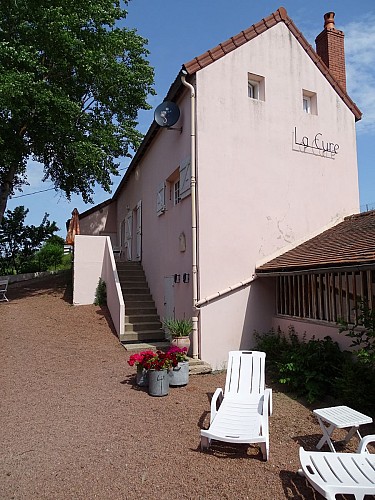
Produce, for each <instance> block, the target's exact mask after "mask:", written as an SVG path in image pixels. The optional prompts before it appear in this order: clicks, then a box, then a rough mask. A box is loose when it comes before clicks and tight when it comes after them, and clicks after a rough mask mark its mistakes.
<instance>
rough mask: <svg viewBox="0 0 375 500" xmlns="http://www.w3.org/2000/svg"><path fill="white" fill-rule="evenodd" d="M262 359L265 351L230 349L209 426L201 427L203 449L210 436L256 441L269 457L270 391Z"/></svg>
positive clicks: (213, 398)
mask: <svg viewBox="0 0 375 500" xmlns="http://www.w3.org/2000/svg"><path fill="white" fill-rule="evenodd" d="M265 359H266V354H265V353H264V352H259V351H230V352H229V358H228V367H227V376H226V381H225V391H224V393H223V390H222V389H220V388H219V389H216V391H215V394H214V395H213V397H212V400H211V419H210V427H209V429H207V430H205V429H202V430H201V448H202V450H204V449H205V448H209V446H210V444H211V440H212V439H214V440H217V441H224V442H227V443H249V444H253V443H255V444H259V446H260V448H261V450H262V454H263V459H264V460H268V457H269V429H268V417H269V415H271V413H272V391H271V389H265ZM218 403H219V404H220V406H219V408H217V406H218Z"/></svg>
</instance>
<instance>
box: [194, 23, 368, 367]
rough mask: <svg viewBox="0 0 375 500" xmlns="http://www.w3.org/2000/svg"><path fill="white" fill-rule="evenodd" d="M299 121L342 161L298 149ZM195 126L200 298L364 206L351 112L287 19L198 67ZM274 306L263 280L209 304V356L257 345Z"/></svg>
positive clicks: (205, 315)
mask: <svg viewBox="0 0 375 500" xmlns="http://www.w3.org/2000/svg"><path fill="white" fill-rule="evenodd" d="M248 72H250V73H254V74H257V75H260V76H263V77H264V78H265V101H264V102H263V101H257V100H252V99H250V98H248V95H247V80H248ZM302 89H305V90H309V91H311V92H315V93H316V94H317V104H318V114H317V115H308V114H306V113H305V112H304V111H303V109H302ZM295 127H297V134H298V137H301V138H302V136H307V137H309V138H313V137H314V136H315V134H316V133H318V132H320V133H322V134H323V137H324V138H325V139H326V140H329V141H330V142H334V143H337V144H339V145H340V149H339V153H338V154H337V155H336V156H335V159H334V160H332V159H327V158H322V157H321V156H318V155H314V154H308V153H307V152H305V153H304V152H300V151H298V150H297V151H296V150H295V149H299V148H298V147H296V146H294V145H293V134H294V129H295ZM197 130H198V144H197V151H198V200H199V240H198V243H199V269H200V280H199V284H200V298H202V297H205V296H206V295H211V294H213V293H215V292H217V291H220V290H222V289H224V288H226V287H228V286H230V285H232V284H234V283H237V282H238V281H241V280H243V279H244V278H246V277H248V276H251V274H252V273H253V272H254V269H255V263H256V262H257V261H259V260H261V259H265V260H267V259H266V257H267V255H271V254H273V253H275V252H277V251H280V249H282V248H283V247H285V246H287V245H290V244H293V243H294V242H297V241H298V240H299V239H301V238H303V237H304V236H305V235H306V234H311V233H314V232H316V231H318V230H319V228H322V227H324V226H326V225H327V224H329V223H330V222H331V221H333V220H336V219H338V218H339V217H342V216H344V215H347V214H351V213H354V212H358V211H359V194H358V178H357V160H356V142H355V124H354V116H353V115H352V113H351V112H350V110H349V109H348V108H347V107H346V105H345V104H344V103H343V102H342V101H341V99H340V98H339V97H338V95H337V94H336V92H335V91H334V90H333V88H332V87H331V86H330V85H329V83H328V82H327V80H326V79H325V78H324V76H323V75H322V73H321V72H320V71H319V70H318V69H317V68H316V66H315V65H314V63H313V62H312V61H311V59H310V58H309V57H308V55H307V54H306V53H305V52H304V50H303V49H302V47H301V46H300V44H299V43H298V42H297V41H296V39H295V38H294V37H293V35H292V34H291V33H290V32H289V30H288V29H287V28H286V26H285V25H284V24H283V23H279V24H278V25H276V26H274V27H273V28H271V29H269V30H268V31H266V32H265V33H263V34H262V35H259V36H258V37H257V38H255V39H253V40H252V41H251V42H249V43H247V44H245V45H243V46H242V47H240V48H238V49H237V50H235V51H234V52H231V53H229V54H227V55H226V56H225V57H223V58H222V59H220V60H218V61H216V62H215V63H214V64H211V65H209V66H207V67H206V68H204V69H203V70H200V71H199V72H198V73H197ZM311 140H312V139H311ZM213 145H215V147H213ZM260 281H262V280H260ZM273 312H274V296H273V290H272V288H271V287H269V285H267V284H266V283H264V284H263V285H260V283H259V280H257V281H256V282H255V283H254V284H252V285H251V287H250V288H247V289H246V290H244V291H239V292H236V293H233V294H232V295H231V296H230V297H229V298H225V299H221V300H218V301H217V302H215V304H210V305H207V306H205V307H203V308H202V310H201V313H200V332H201V353H200V354H201V357H202V359H205V360H206V361H208V362H210V363H211V364H212V365H213V367H214V368H215V367H220V365H221V364H222V363H223V362H224V361H225V360H226V358H227V353H228V350H230V349H238V348H239V346H241V347H244V348H247V347H252V346H253V331H254V329H258V330H264V331H267V330H268V329H269V328H270V327H271V323H272V313H273ZM270 313H271V314H270Z"/></svg>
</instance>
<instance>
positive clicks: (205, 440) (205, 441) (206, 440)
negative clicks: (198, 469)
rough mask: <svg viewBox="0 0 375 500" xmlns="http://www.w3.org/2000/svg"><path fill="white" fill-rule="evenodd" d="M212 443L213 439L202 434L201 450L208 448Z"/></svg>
mask: <svg viewBox="0 0 375 500" xmlns="http://www.w3.org/2000/svg"><path fill="white" fill-rule="evenodd" d="M210 444H211V439H209V438H208V437H205V436H201V450H202V451H204V450H208V448H209V447H210Z"/></svg>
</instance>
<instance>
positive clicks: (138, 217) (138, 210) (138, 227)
mask: <svg viewBox="0 0 375 500" xmlns="http://www.w3.org/2000/svg"><path fill="white" fill-rule="evenodd" d="M134 225H135V260H138V261H141V260H142V202H141V201H139V202H138V203H137V206H136V207H135V210H134Z"/></svg>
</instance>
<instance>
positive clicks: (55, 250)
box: [35, 240, 64, 271]
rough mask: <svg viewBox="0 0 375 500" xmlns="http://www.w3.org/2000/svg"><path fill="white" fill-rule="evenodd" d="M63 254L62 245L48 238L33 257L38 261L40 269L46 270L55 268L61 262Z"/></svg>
mask: <svg viewBox="0 0 375 500" xmlns="http://www.w3.org/2000/svg"><path fill="white" fill-rule="evenodd" d="M63 256H64V247H63V246H61V245H59V244H57V243H53V242H50V241H49V240H48V241H47V242H46V243H45V244H44V245H43V246H42V248H41V249H40V250H39V252H38V253H37V254H36V256H35V258H36V259H37V260H38V262H39V263H40V270H41V271H47V270H48V269H51V268H53V269H54V270H56V268H57V266H58V265H60V264H61V262H62V259H63Z"/></svg>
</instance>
